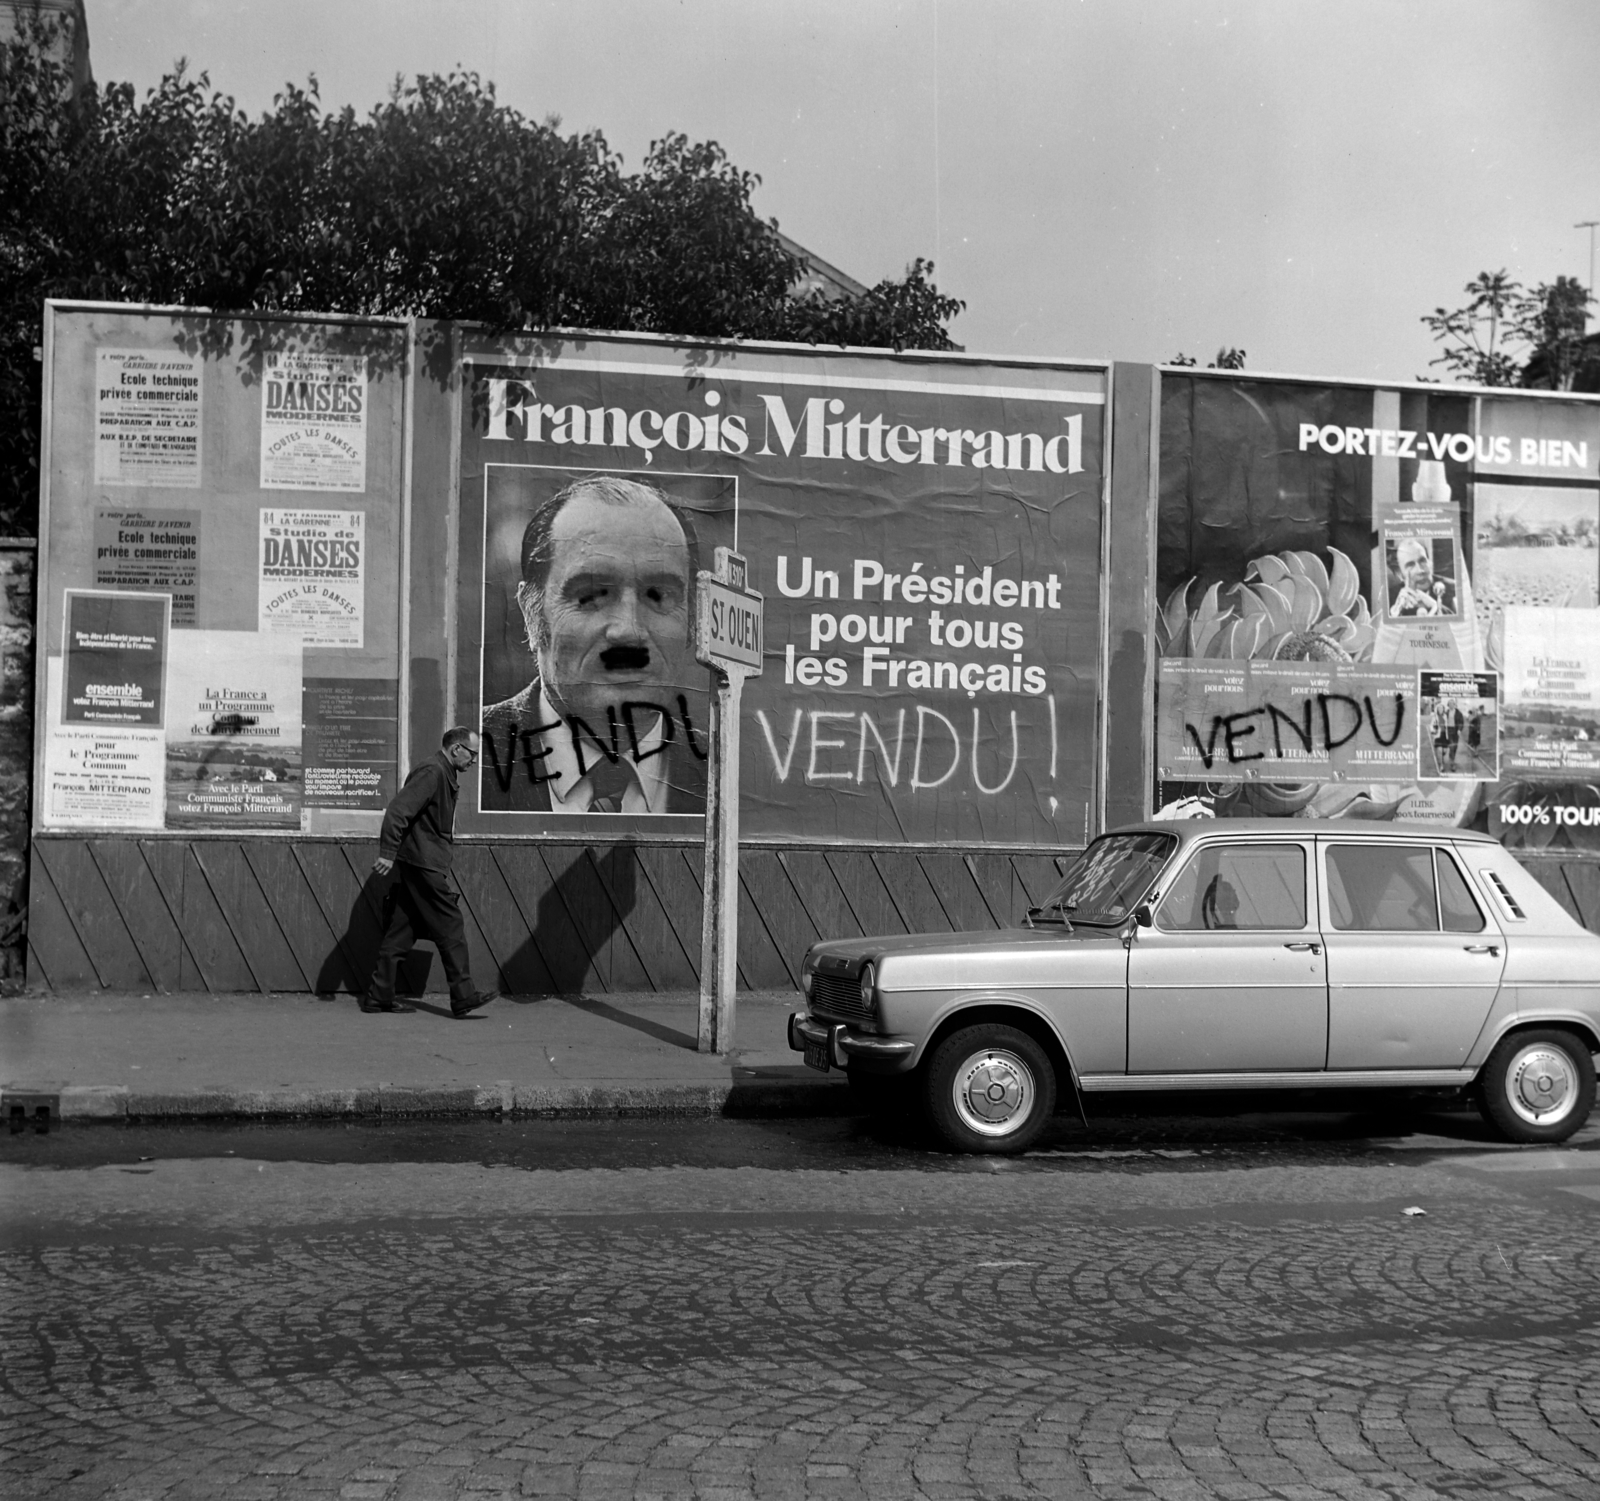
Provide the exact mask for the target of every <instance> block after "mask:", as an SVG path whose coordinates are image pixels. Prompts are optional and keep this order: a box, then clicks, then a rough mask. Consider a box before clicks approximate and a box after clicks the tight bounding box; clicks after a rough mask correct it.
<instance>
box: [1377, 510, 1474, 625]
mask: <svg viewBox="0 0 1600 1501" xmlns="http://www.w3.org/2000/svg"><path fill="white" fill-rule="evenodd" d="M1383 561H1384V566H1385V569H1386V572H1387V584H1388V596H1387V600H1388V615H1389V618H1390V619H1391V620H1396V619H1409V618H1414V617H1426V618H1428V619H1433V620H1454V619H1456V618H1457V616H1459V614H1460V604H1459V601H1458V597H1457V587H1458V586H1457V581H1458V580H1459V578H1460V577H1461V569H1460V564H1459V561H1458V555H1457V551H1456V542H1455V536H1454V534H1453V533H1443V534H1441V533H1439V532H1435V531H1431V530H1427V529H1423V528H1417V529H1415V530H1411V529H1407V530H1404V531H1402V530H1400V529H1397V528H1390V529H1388V530H1386V531H1385V533H1384V539H1383Z"/></svg>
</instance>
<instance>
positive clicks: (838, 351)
mask: <svg viewBox="0 0 1600 1501" xmlns="http://www.w3.org/2000/svg"><path fill="white" fill-rule="evenodd" d="M420 321H424V322H425V321H427V320H420ZM453 331H454V334H455V338H456V343H455V347H454V348H453V349H452V352H451V368H452V371H453V372H454V373H455V375H456V379H455V380H454V381H453V384H452V389H451V391H450V393H449V401H448V411H449V417H450V424H451V426H450V432H451V438H450V444H451V450H450V478H449V489H448V496H447V505H448V518H447V524H448V528H449V530H448V533H447V536H446V554H445V569H446V575H447V588H448V594H447V599H448V600H449V601H450V608H449V609H448V610H447V611H446V619H445V629H444V639H443V644H444V648H445V674H446V678H445V705H446V716H447V721H448V722H449V723H451V724H455V723H459V722H461V714H462V709H461V702H460V686H461V685H460V670H459V667H458V657H459V645H460V641H459V619H458V617H459V615H460V608H459V601H460V579H461V528H460V511H461V431H462V403H463V402H464V401H465V400H466V399H467V390H468V386H469V381H468V379H467V376H466V372H467V371H468V370H469V369H470V368H471V367H472V366H474V365H493V366H498V367H503V368H507V369H510V368H514V367H517V366H519V365H527V366H529V367H530V368H537V367H538V365H539V362H540V346H541V345H543V344H545V343H548V342H550V341H561V342H570V343H572V344H574V345H578V346H582V347H583V348H585V349H589V348H593V347H606V346H616V345H623V346H629V345H652V346H655V347H656V348H657V349H659V350H661V351H663V352H666V351H678V352H682V353H684V354H696V355H700V356H702V357H703V358H704V360H705V362H706V363H707V365H708V366H709V367H711V368H715V367H716V365H717V364H718V363H719V361H720V360H722V359H725V358H727V357H728V356H730V355H731V356H735V357H737V356H739V355H748V354H756V355H759V354H774V355H779V356H788V357H790V358H793V357H795V356H797V355H799V356H803V357H810V358H815V359H818V360H819V362H820V361H824V360H828V359H840V360H844V359H847V358H848V359H852V360H853V359H869V360H875V361H892V362H893V363H895V364H897V365H909V366H913V367H914V366H917V365H927V366H935V367H940V368H945V369H949V368H952V367H953V368H955V369H962V368H982V369H985V370H1005V369H1017V370H1028V371H1050V370H1060V371H1063V372H1071V373H1082V374H1085V375H1090V374H1092V375H1094V376H1095V377H1097V378H1098V379H1099V380H1100V381H1101V383H1102V390H1103V392H1104V405H1103V407H1102V411H1103V413H1104V418H1103V425H1102V433H1101V439H1100V454H1099V461H1100V481H1099V517H1098V519H1099V526H1100V547H1099V555H1098V558H1097V560H1096V561H1097V567H1098V573H1099V578H1098V581H1097V590H1096V599H1095V608H1096V610H1097V612H1098V619H1097V622H1096V630H1095V652H1096V667H1095V677H1094V685H1095V693H1096V699H1097V708H1096V725H1095V728H1094V732H1093V735H1092V737H1091V744H1092V747H1093V751H1092V757H1093V766H1092V768H1091V782H1090V788H1089V797H1088V799H1087V802H1086V804H1085V807H1084V823H1083V828H1084V838H1083V840H1082V842H1081V843H1080V842H1078V841H1076V840H1065V839H1063V840H1062V841H1060V842H1059V843H1056V844H1049V845H1046V844H1019V843H1008V842H999V841H996V842H993V843H981V844H980V843H976V842H965V841H942V842H941V841H922V842H917V841H912V842H897V843H888V842H883V843H877V842H862V843H856V842H854V841H851V842H848V843H839V842H836V841H832V840H823V839H817V840H812V839H805V838H798V839H797V838H793V837H785V836H779V835H771V836H754V837H752V836H749V835H741V837H740V845H741V847H745V848H758V847H759V848H773V849H797V850H798V849H805V850H813V849H815V850H819V851H836V850H855V851H864V852H894V851H905V852H907V853H928V852H930V851H936V850H949V849H960V850H962V851H964V852H967V853H970V854H974V855H983V854H995V855H1008V856H1009V855H1055V854H1060V853H1062V852H1066V851H1073V850H1078V849H1081V848H1083V846H1084V844H1087V843H1088V842H1089V841H1090V840H1092V839H1094V838H1096V837H1097V836H1098V835H1099V834H1100V833H1102V832H1103V831H1104V829H1105V827H1106V788H1107V778H1106V765H1105V761H1106V745H1107V739H1108V735H1109V724H1108V715H1107V710H1106V704H1107V701H1108V700H1107V694H1108V691H1109V674H1110V658H1109V655H1108V651H1107V644H1108V643H1107V629H1108V627H1107V620H1108V615H1107V606H1108V602H1109V570H1108V568H1107V562H1108V549H1109V541H1108V538H1109V533H1110V524H1111V493H1112V487H1111V469H1112V441H1113V436H1112V435H1113V429H1114V423H1115V418H1114V416H1113V409H1114V406H1115V401H1114V398H1113V377H1114V374H1115V370H1116V362H1115V361H1112V360H1110V359H1106V358H1083V359H1078V358H1075V357H1066V356H1051V355H992V356H991V355H984V354H981V353H974V352H972V351H969V350H935V349H908V350H902V351H899V352H895V351H892V350H888V349H882V348H868V347H864V346H861V345H854V344H849V345H841V344H828V345H826V346H814V345H811V344H794V343H785V342H782V341H779V340H771V339H748V340H747V339H697V338H688V337H685V336H683V335H675V334H655V333H623V332H617V331H612V330H599V331H597V330H593V329H576V328H565V327H551V328H543V329H537V330H530V331H527V332H518V333H514V334H506V335H501V336H495V335H493V334H491V333H490V332H489V330H488V329H487V328H486V327H485V326H484V325H481V324H456V325H454V330H453ZM908 378H909V379H915V375H914V374H912V375H910V376H908ZM841 384H850V383H849V382H841ZM1153 495H1154V492H1153V491H1152V497H1153ZM1152 503H1153V500H1152ZM1151 547H1152V549H1153V548H1154V540H1153V538H1152V542H1151ZM1153 558H1154V554H1153V551H1152V563H1153ZM418 749H419V751H420V750H423V749H425V748H418ZM463 792H465V784H464V785H463ZM687 821H688V820H685V822H687ZM457 841H458V842H459V843H463V844H495V845H513V844H515V845H572V844H574V843H582V844H589V845H601V844H611V843H613V842H620V843H621V844H626V845H640V846H666V847H673V846H676V847H680V848H685V849H700V848H701V847H702V846H703V844H704V835H703V832H702V830H701V825H700V820H699V819H698V818H696V819H695V821H694V827H693V829H692V830H691V829H686V830H683V831H681V832H680V831H672V832H665V831H662V832H657V831H656V830H654V829H638V830H633V831H630V832H628V833H627V834H626V835H624V836H621V838H620V841H618V840H617V836H612V838H610V839H607V838H605V837H603V836H601V835H599V834H597V833H596V832H595V831H594V830H593V828H592V827H590V826H589V825H588V824H587V821H583V822H580V823H579V826H578V827H575V828H573V829H572V830H570V831H567V830H562V829H549V830H540V831H537V832H511V831H507V832H504V833H499V832H496V833H492V834H491V833H478V832H472V833H461V834H458V835H457Z"/></svg>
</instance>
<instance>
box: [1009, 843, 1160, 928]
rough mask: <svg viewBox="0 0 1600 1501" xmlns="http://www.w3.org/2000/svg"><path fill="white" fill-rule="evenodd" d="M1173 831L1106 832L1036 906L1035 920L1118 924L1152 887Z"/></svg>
mask: <svg viewBox="0 0 1600 1501" xmlns="http://www.w3.org/2000/svg"><path fill="white" fill-rule="evenodd" d="M1177 844H1178V841H1177V838H1176V837H1175V836H1174V835H1172V834H1107V835H1105V836H1104V837H1102V838H1100V839H1096V840H1095V842H1094V843H1093V844H1091V845H1090V846H1089V848H1088V849H1086V850H1085V851H1084V852H1083V853H1082V854H1081V855H1079V856H1078V858H1077V860H1076V861H1075V862H1074V863H1073V864H1072V865H1071V866H1070V867H1069V868H1068V870H1067V873H1066V875H1065V876H1063V877H1062V878H1061V884H1060V885H1059V886H1057V887H1056V889H1055V890H1054V891H1052V892H1051V893H1050V895H1049V896H1048V897H1047V898H1046V899H1045V902H1044V905H1043V906H1041V907H1036V908H1035V909H1034V911H1033V914H1032V915H1033V918H1034V920H1035V921H1036V922H1063V921H1066V922H1073V923H1088V924H1089V925H1090V926H1091V927H1093V926H1095V925H1097V924H1107V923H1119V922H1122V921H1123V920H1124V919H1125V918H1126V917H1127V916H1128V914H1129V913H1130V912H1132V911H1133V909H1134V907H1135V905H1137V903H1138V901H1139V899H1140V898H1141V897H1142V896H1143V895H1144V894H1145V892H1147V891H1148V890H1149V889H1150V883H1151V882H1152V881H1154V880H1155V878H1156V875H1157V873H1158V872H1159V871H1160V870H1161V867H1162V866H1163V865H1165V864H1166V863H1167V860H1168V858H1169V857H1170V856H1171V854H1172V852H1173V850H1174V849H1175V848H1176V847H1177Z"/></svg>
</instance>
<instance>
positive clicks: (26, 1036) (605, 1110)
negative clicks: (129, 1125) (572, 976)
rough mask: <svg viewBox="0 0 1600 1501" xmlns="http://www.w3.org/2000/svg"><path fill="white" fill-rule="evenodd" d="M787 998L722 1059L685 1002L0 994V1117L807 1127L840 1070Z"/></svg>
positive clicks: (745, 1019) (763, 1013)
mask: <svg viewBox="0 0 1600 1501" xmlns="http://www.w3.org/2000/svg"><path fill="white" fill-rule="evenodd" d="M799 1003H800V998H799V996H798V995H796V994H793V993H791V992H787V991H785V992H770V991H769V992H757V993H746V994H741V995H740V997H739V1000H738V1012H737V1022H736V1026H735V1035H734V1042H735V1048H734V1051H733V1052H732V1054H730V1056H728V1057H726V1058H717V1057H715V1056H712V1055H708V1054H702V1053H698V1052H696V1051H695V1024H696V1016H697V1006H698V1002H697V998H696V997H695V996H694V995H693V994H689V993H676V994H669V995H632V994H629V995H608V996H543V997H526V996H519V997H513V998H509V999H501V1000H498V1001H494V1002H492V1003H491V1004H490V1005H488V1006H486V1007H484V1008H483V1009H482V1010H481V1011H475V1012H473V1013H472V1014H471V1015H470V1016H467V1017H464V1018H460V1019H457V1018H455V1017H452V1016H451V1015H450V1013H449V1008H448V1003H447V1001H446V999H445V998H444V997H443V996H439V997H434V996H428V997H425V998H421V999H412V1000H407V1001H402V1003H401V1004H402V1006H404V1007H405V1008H407V1009H404V1010H401V1011H398V1012H395V1013H392V1014H387V1015H384V1014H373V1015H369V1014H364V1013H363V1012H361V1011H360V1010H359V1008H358V1007H357V1005H356V1002H355V998H354V997H353V996H343V995H341V996H336V997H331V998H328V997H318V996H310V995H138V994H127V995H111V994H105V993H99V994H94V995H76V996H72V995H69V996H19V997H14V998H6V999H0V1116H4V1117H7V1118H10V1117H11V1115H12V1112H13V1111H14V1110H15V1109H17V1108H18V1107H19V1106H20V1107H21V1108H22V1109H23V1110H24V1111H25V1113H26V1117H27V1118H28V1120H29V1121H30V1122H32V1121H33V1119H34V1118H35V1112H36V1110H37V1109H38V1108H40V1107H41V1106H42V1107H44V1108H45V1109H47V1110H48V1112H49V1114H50V1116H51V1117H52V1119H54V1118H57V1117H59V1118H61V1119H64V1120H74V1119H77V1120H88V1119H100V1120H116V1119H128V1118H139V1119H144V1120H150V1119H161V1118H166V1119H175V1118H191V1119H192V1118H200V1117H230V1116H255V1117H260V1116H277V1115H283V1116H350V1115H362V1116H374V1115H377V1116H382V1115H498V1114H500V1113H502V1112H510V1111H515V1112H519V1113H527V1114H530V1115H546V1116H551V1115H555V1116H567V1115H598V1114H618V1113H625V1114H639V1115H716V1114H723V1113H728V1114H752V1115H755V1114H763V1115H779V1114H782V1115H790V1114H794V1115H819V1114H828V1115H832V1114H838V1113H842V1112H844V1111H845V1110H846V1109H847V1108H848V1090H847V1088H846V1086H845V1082H844V1076H843V1075H842V1074H839V1073H829V1074H819V1073H817V1072H815V1071H814V1070H811V1069H808V1068H806V1067H805V1066H804V1065H803V1064H802V1063H801V1062H800V1057H799V1055H798V1054H797V1053H792V1052H790V1051H789V1047H788V1043H787V1041H786V1037H785V1024H786V1022H787V1019H788V1016H789V1013H790V1012H791V1011H793V1010H794V1009H795V1008H796V1007H797V1006H798V1005H799Z"/></svg>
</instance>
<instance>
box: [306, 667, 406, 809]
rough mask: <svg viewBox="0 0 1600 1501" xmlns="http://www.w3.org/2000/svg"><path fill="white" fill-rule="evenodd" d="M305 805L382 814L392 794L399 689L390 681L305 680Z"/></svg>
mask: <svg viewBox="0 0 1600 1501" xmlns="http://www.w3.org/2000/svg"><path fill="white" fill-rule="evenodd" d="M302 712H303V713H304V716H305V764H306V780H305V805H306V807H308V808H360V809H365V810H367V811H368V812H372V813H382V812H383V810H384V808H385V807H387V806H388V803H389V799H390V798H392V797H393V796H394V794H395V782H396V771H397V769H398V761H399V736H398V733H397V726H398V723H399V714H400V704H399V689H398V687H397V685H396V684H395V683H394V681H393V680H392V679H387V680H386V679H382V678H307V679H306V682H305V696H304V699H303V710H302Z"/></svg>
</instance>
